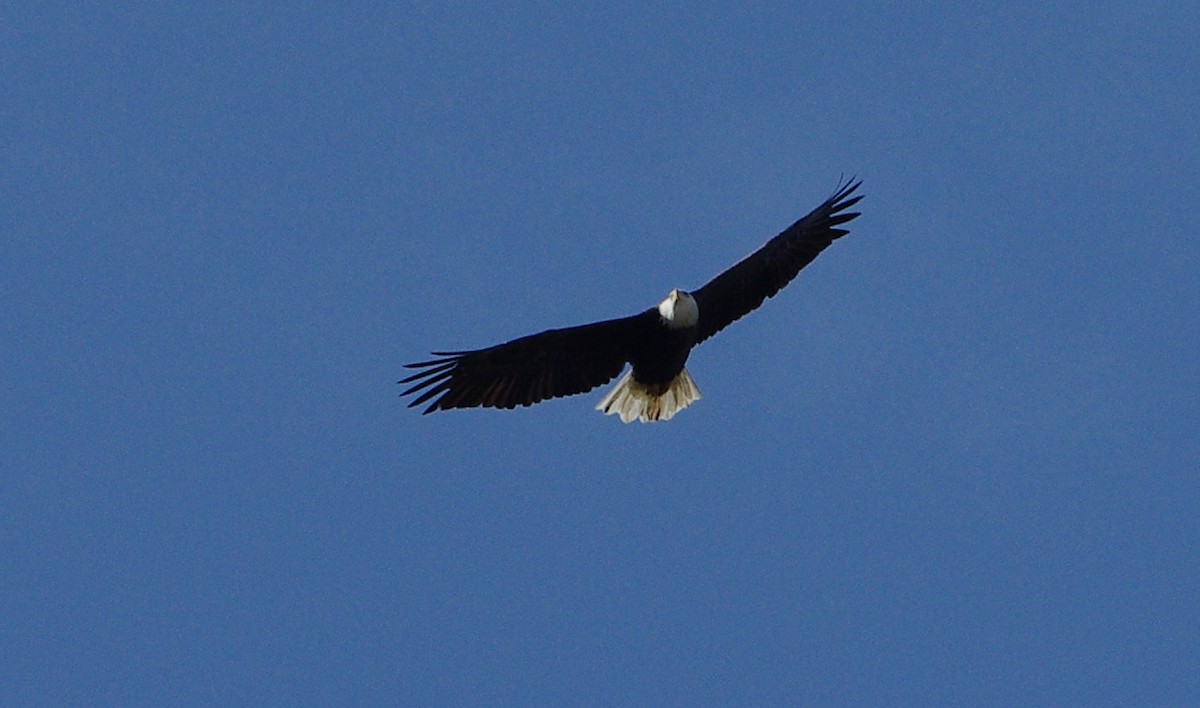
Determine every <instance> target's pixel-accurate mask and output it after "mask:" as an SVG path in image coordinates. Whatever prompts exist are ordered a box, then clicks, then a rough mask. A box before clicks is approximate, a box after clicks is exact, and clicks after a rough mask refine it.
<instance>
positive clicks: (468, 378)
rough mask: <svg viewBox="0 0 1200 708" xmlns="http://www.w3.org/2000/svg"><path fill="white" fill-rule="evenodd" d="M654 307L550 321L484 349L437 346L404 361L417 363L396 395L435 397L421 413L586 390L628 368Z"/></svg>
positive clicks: (530, 400)
mask: <svg viewBox="0 0 1200 708" xmlns="http://www.w3.org/2000/svg"><path fill="white" fill-rule="evenodd" d="M651 316H653V318H657V317H658V310H657V309H652V310H647V311H646V312H643V313H641V314H639V315H633V316H632V317H623V318H620V319H615V320H605V321H603V322H593V323H592V324H586V325H580V326H578V327H567V328H565V329H551V330H547V331H545V332H541V333H539V334H532V335H529V336H528V337H521V338H520V339H514V340H512V341H511V342H506V343H504V344H498V345H496V346H494V347H488V348H486V349H476V350H473V351H462V352H434V353H433V354H434V355H435V356H437V357H439V358H437V359H433V360H431V361H424V362H420V363H416V364H407V365H405V366H406V368H409V369H421V371H419V372H417V373H415V374H413V375H412V376H409V377H408V378H405V379H402V380H401V381H400V383H401V384H407V383H411V384H413V385H412V386H411V387H409V388H408V389H407V390H405V391H404V393H402V394H400V395H401V396H407V395H409V394H415V393H417V392H419V391H421V390H422V389H425V390H424V392H423V393H421V394H420V395H419V396H417V397H416V398H415V399H414V400H413V401H412V402H410V403H409V404H408V405H409V407H410V408H411V407H412V406H417V405H420V404H422V403H424V402H426V401H428V400H429V399H431V398H433V397H434V396H437V397H438V398H437V399H436V400H434V401H433V403H432V404H431V405H430V406H429V407H428V408H426V409H425V411H424V412H425V413H432V412H433V411H435V410H448V409H450V408H474V407H478V406H484V407H489V408H515V407H517V406H529V405H532V404H534V403H537V402H538V401H543V400H546V399H548V398H557V397H559V396H570V395H573V394H576V393H583V392H585V391H590V390H592V389H593V388H595V387H597V386H600V385H602V384H605V383H608V382H609V381H611V380H613V379H614V378H616V376H617V374H620V373H621V370H622V369H624V368H625V362H626V361H628V360H629V358H630V353H631V351H632V349H633V347H634V346H635V345H636V341H637V339H638V338H639V336H640V335H639V333H640V332H641V331H642V328H644V327H646V326H647V325H648V324H649V323H652V322H654V319H652V317H651Z"/></svg>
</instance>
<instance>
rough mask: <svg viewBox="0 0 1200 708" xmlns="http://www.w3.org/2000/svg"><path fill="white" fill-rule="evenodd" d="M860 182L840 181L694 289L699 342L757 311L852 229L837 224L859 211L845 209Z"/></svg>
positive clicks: (851, 200)
mask: <svg viewBox="0 0 1200 708" xmlns="http://www.w3.org/2000/svg"><path fill="white" fill-rule="evenodd" d="M860 184H862V181H861V180H859V181H857V182H855V181H854V180H853V179H851V180H850V181H849V182H846V183H845V184H840V185H838V188H837V190H836V191H835V192H834V193H833V196H831V197H830V198H829V199H826V200H825V203H824V204H822V205H821V206H819V207H817V208H816V209H813V210H812V212H811V213H809V214H808V216H805V217H804V218H802V219H800V220H799V221H797V222H796V223H794V224H792V225H791V226H789V227H788V228H787V229H785V230H784V231H783V233H781V234H779V235H778V236H776V237H775V238H773V239H771V240H770V241H767V242H766V243H765V244H764V245H763V247H762V248H760V249H758V250H757V251H755V252H754V253H751V254H750V255H749V256H746V257H745V258H744V259H742V260H741V262H739V263H738V264H737V265H735V266H733V267H732V268H730V269H729V270H727V271H725V272H724V273H721V274H720V275H718V276H717V277H715V278H713V279H712V280H710V281H709V282H708V284H707V285H705V286H704V287H702V288H700V289H699V290H696V291H695V292H693V293H692V297H694V298H696V305H697V306H698V307H699V308H700V321H699V322H698V323H697V326H698V328H699V331H698V332H697V336H696V343H697V344H699V343H700V342H703V341H704V340H705V339H708V338H709V337H711V336H713V335H714V334H716V333H717V332H720V331H721V330H722V329H724V328H725V327H727V326H729V325H730V324H732V323H733V322H735V321H736V320H738V319H739V318H741V317H742V316H743V315H746V314H749V313H750V312H752V311H753V310H754V309H755V308H757V307H758V306H759V305H761V304H762V303H763V300H765V299H767V298H769V297H771V296H772V295H774V294H775V293H777V292H779V291H780V290H781V289H782V288H783V286H785V285H787V284H788V283H790V282H791V281H792V278H795V277H796V274H797V273H799V272H800V269H801V268H803V267H804V266H806V265H808V264H809V263H811V262H812V260H813V259H814V258H816V257H817V254H819V253H820V252H821V251H823V250H825V248H826V247H827V246H828V245H829V244H831V243H833V242H834V241H835V240H836V239H839V238H841V237H842V236H845V235H846V234H847V233H849V232H848V231H846V230H845V229H839V228H835V227H836V226H838V225H840V224H844V223H846V222H847V221H850V220H851V219H853V218H854V217H856V216H858V214H859V213H858V212H846V210H847V209H849V208H850V207H852V206H854V205H855V204H857V203H858V200H860V199H862V195H861V194H860V195H859V196H857V197H851V196H850V195H851V194H853V193H854V190H856V189H858V185H860Z"/></svg>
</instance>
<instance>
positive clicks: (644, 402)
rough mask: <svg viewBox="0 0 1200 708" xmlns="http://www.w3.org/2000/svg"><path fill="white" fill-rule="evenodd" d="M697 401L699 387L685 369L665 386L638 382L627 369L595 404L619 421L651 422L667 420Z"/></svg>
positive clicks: (698, 398)
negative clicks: (618, 418) (618, 380)
mask: <svg viewBox="0 0 1200 708" xmlns="http://www.w3.org/2000/svg"><path fill="white" fill-rule="evenodd" d="M698 400H700V389H699V388H698V387H697V386H696V382H695V381H692V377H691V376H690V375H689V374H688V372H687V369H684V370H683V371H680V372H679V375H678V376H676V377H675V378H674V379H672V380H671V383H669V384H667V386H666V387H665V388H663V387H662V386H649V385H647V384H644V383H640V382H638V381H636V380H634V378H633V372H632V371H630V372H629V373H627V374H625V376H624V378H622V379H621V381H620V382H619V383H617V385H616V386H615V387H613V389H612V390H611V391H609V392H608V393H607V394H605V396H604V398H603V399H601V401H600V402H599V403H598V404H596V410H598V411H602V412H603V413H604V414H605V415H619V416H621V422H622V423H631V422H633V421H634V420H635V419H636V420H639V421H641V422H643V423H650V422H653V421H657V420H670V419H671V418H672V417H673V416H674V415H675V414H676V413H678V412H679V411H681V410H683V409H684V408H687V407H688V406H690V405H691V404H692V403H694V402H696V401H698Z"/></svg>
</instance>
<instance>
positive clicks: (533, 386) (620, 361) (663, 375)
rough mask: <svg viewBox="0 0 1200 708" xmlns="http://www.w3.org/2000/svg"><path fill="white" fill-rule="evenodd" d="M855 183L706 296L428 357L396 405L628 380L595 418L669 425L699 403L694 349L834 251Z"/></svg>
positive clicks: (480, 400) (513, 400)
mask: <svg viewBox="0 0 1200 708" xmlns="http://www.w3.org/2000/svg"><path fill="white" fill-rule="evenodd" d="M860 184H861V182H856V181H854V180H853V179H852V180H850V181H849V182H843V183H840V184H839V185H838V188H837V189H836V190H835V191H834V193H833V195H832V196H831V197H829V198H828V199H826V200H825V202H824V203H822V204H821V205H820V206H818V207H817V208H816V209H813V210H812V211H811V212H809V213H808V215H806V216H804V217H803V218H801V219H800V220H799V221H797V222H796V223H794V224H792V225H791V226H789V227H788V228H786V229H784V230H783V231H782V232H781V233H780V234H779V235H778V236H776V237H775V238H772V239H771V240H770V241H767V242H766V243H765V244H764V245H763V246H762V248H759V249H758V250H757V251H755V252H754V253H751V254H750V255H749V256H746V257H745V258H743V259H742V260H741V261H739V262H738V263H737V264H735V265H734V266H733V267H732V268H729V269H728V270H726V271H725V272H724V273H721V274H720V275H718V276H717V277H715V278H713V279H712V280H710V281H709V282H708V283H707V284H706V285H705V286H704V287H702V288H700V289H698V290H693V291H691V292H687V291H685V290H679V289H678V288H677V289H675V290H672V291H671V293H670V294H669V295H667V297H666V299H665V300H663V301H662V302H660V303H658V305H657V306H656V307H651V308H649V309H647V310H645V311H644V312H641V313H639V314H636V315H631V316H629V317H621V318H618V319H614V320H604V321H603V322H593V323H591V324H585V325H579V326H577V327H566V328H564V329H548V330H546V331H544V332H541V333H539V334H533V335H530V336H528V337H521V338H519V339H514V340H512V341H509V342H505V343H504V344H498V345H496V346H494V347H487V348H485V349H474V350H468V351H458V352H434V356H436V357H438V358H437V359H433V360H431V361H425V362H420V363H417V364H407V365H406V366H407V367H408V368H410V369H419V370H420V371H418V372H417V373H415V374H413V375H411V376H409V377H407V378H405V379H403V380H401V381H400V383H402V384H412V386H410V387H409V388H408V389H407V390H406V391H404V393H402V394H400V395H402V396H407V395H409V394H416V397H415V399H414V400H413V401H412V402H411V403H409V405H410V406H415V405H418V404H421V403H424V402H426V401H429V400H430V399H433V403H431V404H430V405H429V407H428V408H426V409H425V412H426V413H432V412H433V411H435V410H448V409H451V408H474V407H477V406H484V407H489V408H515V407H517V406H529V405H533V404H534V403H537V402H539V401H544V400H546V399H548V398H555V397H558V396H570V395H572V394H576V393H583V392H584V391H590V390H592V389H593V388H595V387H597V386H600V385H601V384H605V383H608V382H609V381H612V380H613V379H614V378H616V377H617V376H618V375H620V373H621V371H622V369H624V368H625V364H626V363H628V364H630V365H631V366H630V370H629V372H628V373H627V374H625V377H624V378H622V379H621V381H620V382H619V383H618V384H617V386H616V388H614V389H613V390H612V391H609V392H608V394H607V395H605V396H604V398H603V400H601V401H600V404H599V405H597V406H596V408H597V409H599V410H601V411H603V412H604V413H606V414H616V415H619V416H620V417H621V420H622V421H624V422H626V423H628V422H630V421H632V420H640V421H642V422H648V421H654V420H667V419H669V418H670V417H671V416H673V415H675V414H676V413H678V412H679V411H681V410H683V409H684V408H686V407H688V406H689V405H690V404H691V403H693V402H694V401H696V400H697V399H699V398H700V390H699V389H698V388H696V384H695V382H693V381H692V377H691V376H689V375H688V372H687V369H685V368H684V364H686V363H687V360H688V355H689V354H691V351H692V348H693V347H695V346H696V345H697V344H700V343H701V342H703V341H704V340H706V339H708V338H709V337H711V336H713V335H714V334H716V333H717V332H720V331H721V330H723V329H725V328H726V327H728V326H729V325H730V324H732V323H733V322H735V321H736V320H738V319H740V318H741V317H743V316H744V315H746V314H748V313H750V312H752V311H753V310H755V309H757V308H758V306H759V305H761V304H762V303H763V301H764V300H766V299H767V298H769V297H773V296H774V295H775V294H776V293H778V292H779V291H780V290H781V289H782V288H783V286H785V285H787V284H788V283H790V282H791V281H792V279H793V278H795V277H796V274H797V273H799V272H800V269H802V268H804V266H806V265H808V264H809V263H811V262H812V261H813V259H814V258H816V257H817V255H818V254H820V253H821V251H823V250H825V248H826V247H828V246H829V245H830V244H831V243H833V242H834V241H836V240H837V239H839V238H841V237H842V236H845V235H846V233H847V231H846V229H843V228H839V227H840V226H841V225H842V224H845V223H846V222H848V221H850V220H851V219H854V218H855V217H857V216H858V212H851V211H848V210H849V209H850V207H852V206H854V205H855V204H857V203H858V201H859V200H860V199H862V195H858V196H854V191H855V190H856V189H858V186H859V185H860Z"/></svg>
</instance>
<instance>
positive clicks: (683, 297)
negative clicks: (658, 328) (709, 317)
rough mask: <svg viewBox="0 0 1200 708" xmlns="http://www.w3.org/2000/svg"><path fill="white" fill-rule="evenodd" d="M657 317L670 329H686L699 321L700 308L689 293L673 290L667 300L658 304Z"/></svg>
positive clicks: (677, 289)
mask: <svg viewBox="0 0 1200 708" xmlns="http://www.w3.org/2000/svg"><path fill="white" fill-rule="evenodd" d="M658 315H659V317H662V318H663V322H665V323H666V324H667V327H669V328H671V329H687V328H689V327H695V326H696V323H697V322H699V321H700V308H699V307H697V306H696V298H694V297H692V294H691V293H688V292H684V291H682V290H680V289H679V288H675V289H674V290H672V291H671V294H670V295H667V299H665V300H663V301H662V302H660V303H658Z"/></svg>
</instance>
